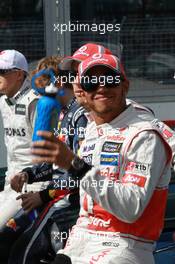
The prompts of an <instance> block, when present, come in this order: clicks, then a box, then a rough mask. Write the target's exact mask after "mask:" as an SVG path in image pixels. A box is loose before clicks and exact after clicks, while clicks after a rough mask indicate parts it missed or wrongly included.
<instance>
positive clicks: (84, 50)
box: [74, 45, 89, 57]
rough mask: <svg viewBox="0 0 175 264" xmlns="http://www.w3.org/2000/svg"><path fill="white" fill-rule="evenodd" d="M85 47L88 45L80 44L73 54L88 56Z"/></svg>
mask: <svg viewBox="0 0 175 264" xmlns="http://www.w3.org/2000/svg"><path fill="white" fill-rule="evenodd" d="M87 49H88V47H87V46H86V45H85V46H82V47H81V48H79V50H78V51H77V52H76V53H75V54H74V55H84V56H86V57H89V54H88V53H87Z"/></svg>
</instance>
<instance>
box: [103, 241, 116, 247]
mask: <svg viewBox="0 0 175 264" xmlns="http://www.w3.org/2000/svg"><path fill="white" fill-rule="evenodd" d="M102 246H105V247H119V246H120V244H119V243H117V242H110V241H108V242H103V243H102Z"/></svg>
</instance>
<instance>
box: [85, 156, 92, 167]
mask: <svg viewBox="0 0 175 264" xmlns="http://www.w3.org/2000/svg"><path fill="white" fill-rule="evenodd" d="M83 159H84V161H85V162H86V163H87V164H89V165H92V154H90V155H87V156H83Z"/></svg>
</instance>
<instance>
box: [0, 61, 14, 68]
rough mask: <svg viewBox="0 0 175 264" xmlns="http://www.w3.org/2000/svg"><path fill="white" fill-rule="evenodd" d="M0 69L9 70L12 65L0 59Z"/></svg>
mask: <svg viewBox="0 0 175 264" xmlns="http://www.w3.org/2000/svg"><path fill="white" fill-rule="evenodd" d="M0 69H1V70H10V69H13V67H12V65H11V64H10V63H7V62H5V61H1V60H0Z"/></svg>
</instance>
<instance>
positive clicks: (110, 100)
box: [84, 66, 127, 122]
mask: <svg viewBox="0 0 175 264" xmlns="http://www.w3.org/2000/svg"><path fill="white" fill-rule="evenodd" d="M108 71H109V70H108V68H106V67H104V66H96V67H93V68H92V69H90V70H89V71H88V76H96V77H97V79H98V78H99V77H100V76H105V75H107V72H108ZM126 92H127V91H126V87H125V85H124V83H123V81H121V82H120V84H119V85H118V84H115V86H113V87H110V88H109V87H106V85H103V84H99V85H98V86H97V89H94V91H92V92H84V93H85V98H86V101H87V104H88V106H89V108H90V109H91V110H92V112H93V115H95V116H99V117H102V119H103V118H104V119H105V120H106V122H109V121H110V120H112V119H114V118H115V117H117V116H118V115H119V114H120V113H121V112H122V111H124V109H125V107H126V102H125V96H126Z"/></svg>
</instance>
